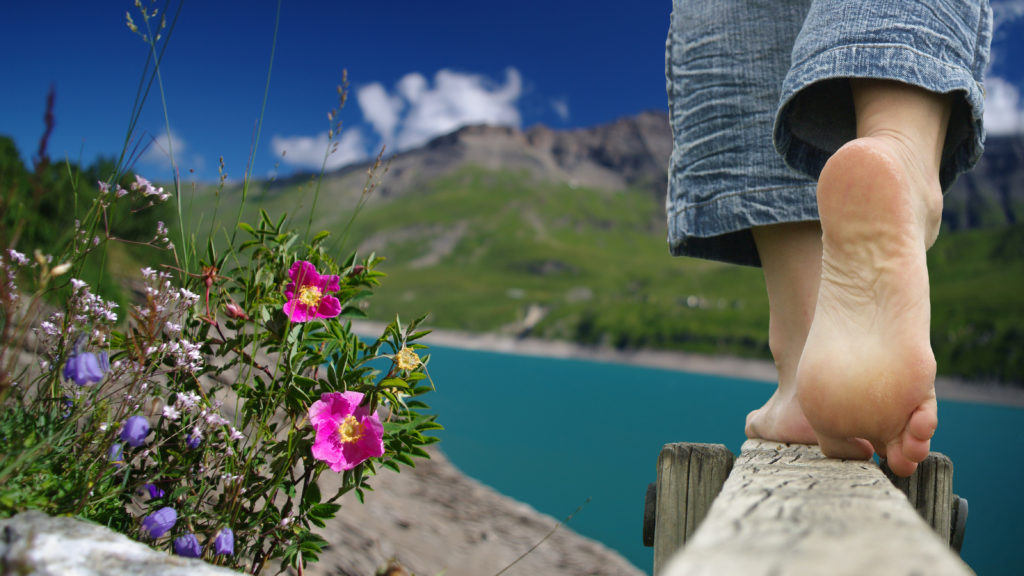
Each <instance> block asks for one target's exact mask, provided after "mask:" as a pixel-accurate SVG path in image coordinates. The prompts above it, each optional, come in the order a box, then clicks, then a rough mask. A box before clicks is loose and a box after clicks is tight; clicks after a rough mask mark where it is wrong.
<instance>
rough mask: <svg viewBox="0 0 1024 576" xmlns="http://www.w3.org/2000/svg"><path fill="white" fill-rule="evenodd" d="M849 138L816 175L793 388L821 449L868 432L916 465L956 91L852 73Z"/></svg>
mask: <svg viewBox="0 0 1024 576" xmlns="http://www.w3.org/2000/svg"><path fill="white" fill-rule="evenodd" d="M850 86H851V90H852V95H853V101H854V108H855V114H856V123H857V126H856V130H857V134H856V136H857V137H856V138H855V139H854V140H851V141H850V142H848V143H846V144H845V145H843V146H842V147H841V148H840V149H839V150H838V151H837V152H835V154H833V155H832V156H831V157H830V159H829V160H828V161H827V163H826V164H825V167H824V169H823V170H822V172H821V176H820V177H819V180H818V211H819V215H820V218H821V228H822V233H823V236H822V262H821V283H820V284H819V287H818V294H817V305H816V307H815V310H814V318H813V321H812V322H811V325H810V329H809V333H808V336H807V342H806V344H805V346H804V348H803V353H802V356H801V359H800V363H799V366H798V368H797V372H796V386H797V398H798V400H799V403H800V406H801V407H802V408H803V412H804V414H805V415H806V416H807V419H808V421H809V423H810V425H811V427H812V428H813V429H814V432H815V435H816V436H817V439H818V442H819V444H820V445H821V448H822V451H823V452H824V453H825V454H826V455H828V456H834V457H846V458H866V457H869V456H870V451H868V453H865V444H864V442H863V441H862V440H859V439H866V440H867V441H869V442H870V443H871V445H873V446H874V449H875V451H877V452H878V454H879V455H880V456H884V457H886V458H887V460H888V462H889V465H890V467H891V468H892V470H893V471H894V472H895V473H897V474H899V475H902V476H906V475H909V474H911V473H912V472H913V471H914V469H915V468H916V466H917V463H919V462H920V461H922V460H923V459H924V458H925V457H926V456H927V455H928V450H929V447H930V441H931V437H932V434H933V433H934V431H935V428H936V426H937V424H938V417H937V408H936V401H935V359H934V355H933V354H932V350H931V344H930V336H929V322H930V302H929V288H928V269H927V263H926V260H925V251H926V250H927V249H928V247H930V246H931V244H932V243H933V242H934V241H935V237H936V235H937V234H938V229H939V224H940V220H941V213H942V193H941V188H940V185H939V164H940V160H941V158H940V155H941V152H942V146H943V140H944V138H945V135H946V129H947V125H948V120H949V115H950V108H951V98H950V97H949V96H944V95H940V94H935V93H932V92H927V91H925V90H922V89H920V88H916V87H912V86H909V85H906V84H900V83H896V82H889V81H878V80H851V82H850Z"/></svg>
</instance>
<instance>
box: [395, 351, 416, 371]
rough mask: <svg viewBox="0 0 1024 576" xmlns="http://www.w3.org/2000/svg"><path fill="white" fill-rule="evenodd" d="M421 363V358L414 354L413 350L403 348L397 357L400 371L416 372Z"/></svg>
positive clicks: (396, 360)
mask: <svg viewBox="0 0 1024 576" xmlns="http://www.w3.org/2000/svg"><path fill="white" fill-rule="evenodd" d="M420 362H421V361H420V357H419V356H417V355H416V353H415V352H413V350H412V348H408V347H407V348H402V349H401V350H399V351H398V354H396V355H395V364H398V369H399V370H415V369H416V368H417V367H418V366H419V365H420Z"/></svg>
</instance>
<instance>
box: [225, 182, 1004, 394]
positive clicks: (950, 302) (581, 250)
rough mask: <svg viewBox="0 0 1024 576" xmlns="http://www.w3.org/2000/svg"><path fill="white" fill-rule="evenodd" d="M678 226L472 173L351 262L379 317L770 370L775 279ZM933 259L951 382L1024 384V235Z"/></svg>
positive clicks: (625, 202)
mask: <svg viewBox="0 0 1024 576" xmlns="http://www.w3.org/2000/svg"><path fill="white" fill-rule="evenodd" d="M385 180H386V177H385ZM302 188H303V189H302V190H301V191H296V190H294V189H293V191H292V192H291V193H285V192H283V191H281V192H278V191H275V192H273V193H266V194H265V193H259V192H255V193H253V196H251V197H250V200H251V201H252V205H251V206H250V207H251V208H252V209H253V210H255V209H256V208H257V207H268V206H273V207H275V208H283V207H285V206H291V207H292V208H293V212H292V213H291V217H292V221H293V222H294V225H295V226H300V227H304V226H305V225H306V222H307V220H308V218H309V210H310V207H311V205H312V202H311V197H312V194H313V191H312V190H313V188H312V186H311V185H306V186H303V187H302ZM328 197H329V198H332V200H328V199H327V198H328ZM337 198H338V196H336V195H335V194H329V195H326V196H324V195H322V196H321V198H320V200H319V204H318V206H320V207H322V208H318V209H317V211H316V217H315V218H314V232H315V231H316V230H318V229H322V228H326V229H328V230H331V231H332V233H333V234H334V237H335V241H336V242H337V240H338V239H340V237H341V231H342V230H343V229H344V227H345V224H346V223H347V222H348V220H349V218H350V216H351V206H352V205H353V201H354V200H353V198H354V196H352V195H351V194H349V195H348V200H347V201H342V200H339V199H337ZM223 200H224V198H222V201H223ZM234 210H235V209H234V208H230V209H225V207H224V206H222V207H221V208H220V213H221V214H230V215H231V218H232V219H233V217H234V214H235V212H234ZM205 213H207V214H209V213H210V212H209V211H206V212H205ZM664 226H665V225H664V222H663V215H662V210H661V208H660V206H658V205H657V204H656V203H655V202H652V200H651V197H650V195H649V194H648V193H643V192H638V191H607V190H594V189H586V188H581V187H573V186H570V185H566V184H556V183H551V182H541V181H536V180H532V179H531V177H530V176H529V175H528V174H526V173H511V172H496V171H487V170H483V169H480V168H472V167H467V168H462V169H460V170H458V171H456V172H454V173H451V174H449V175H448V176H446V177H443V178H441V179H438V180H436V181H434V182H432V183H429V184H427V185H425V186H422V187H421V188H420V189H418V190H414V191H411V192H408V193H405V194H402V195H400V196H399V197H397V198H394V199H390V200H388V199H376V200H375V201H373V202H370V203H368V204H367V206H366V208H365V209H364V211H363V212H362V213H360V215H359V217H358V218H357V219H356V221H355V223H354V225H353V228H352V230H351V231H350V234H349V236H348V238H349V241H348V246H346V247H344V250H345V251H348V250H351V249H354V248H356V247H358V248H359V251H360V253H361V254H366V253H368V252H369V251H376V252H378V253H379V254H381V255H383V256H385V257H386V258H387V261H386V262H385V263H384V264H383V265H382V267H381V268H380V269H381V270H383V271H384V272H386V273H387V274H388V275H389V278H388V280H387V281H386V282H384V284H383V286H382V287H381V288H380V290H379V291H378V293H377V295H376V297H375V300H374V305H373V307H372V308H371V309H368V310H367V311H366V312H367V314H368V315H369V317H370V318H373V319H377V320H389V319H391V318H393V315H394V314H395V313H396V312H397V313H399V314H401V315H402V316H404V317H411V316H414V315H416V314H418V313H422V312H423V311H425V310H426V311H430V312H431V320H430V323H431V324H432V325H433V326H435V327H438V328H451V329H459V330H469V331H499V332H504V333H507V334H511V335H527V334H528V335H530V336H536V337H543V338H557V339H569V340H574V341H578V342H582V343H588V344H604V345H610V346H615V347H619V348H639V347H652V348H664V349H678V350H687V351H694V352H704V353H721V354H734V355H741V356H753V357H764V358H767V357H769V351H768V344H767V329H768V314H767V297H766V295H765V292H764V284H763V279H762V276H761V272H760V270H757V269H752V268H744V267H737V266H730V265H724V264H719V263H714V262H707V261H701V260H695V259H689V258H672V257H670V256H669V255H668V252H667V248H666V245H665V229H664ZM339 248H340V247H339ZM929 259H930V266H931V272H932V298H933V310H934V311H933V315H934V321H933V334H932V339H933V345H934V348H935V351H936V355H937V356H938V360H939V366H940V371H941V372H942V373H945V374H952V375H962V376H966V377H968V378H972V379H998V380H1004V381H1016V382H1022V381H1024V354H1022V352H1021V348H1022V346H1021V344H1022V343H1024V330H1022V328H1021V327H1022V326H1024V299H1022V298H1021V296H1020V295H1021V287H1024V227H1022V226H1019V225H1018V226H1010V227H1002V228H998V229H989V230H976V231H966V232H956V233H951V232H946V233H944V234H943V235H942V237H941V238H940V239H939V242H938V243H937V244H936V246H935V247H934V248H933V250H932V251H931V253H930V256H929Z"/></svg>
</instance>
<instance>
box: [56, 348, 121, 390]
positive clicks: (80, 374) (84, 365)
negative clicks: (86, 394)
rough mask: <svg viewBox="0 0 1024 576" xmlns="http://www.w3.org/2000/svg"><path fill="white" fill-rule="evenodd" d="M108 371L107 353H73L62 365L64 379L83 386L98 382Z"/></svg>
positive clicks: (108, 360)
mask: <svg viewBox="0 0 1024 576" xmlns="http://www.w3.org/2000/svg"><path fill="white" fill-rule="evenodd" d="M107 370H110V359H109V358H108V357H107V352H106V351H103V352H100V353H99V354H96V353H94V352H73V353H72V354H71V355H70V356H68V361H67V362H66V363H65V364H64V379H65V380H74V382H75V384H78V385H79V386H85V385H86V384H90V383H92V382H99V381H100V380H102V379H103V375H104V374H106V373H107Z"/></svg>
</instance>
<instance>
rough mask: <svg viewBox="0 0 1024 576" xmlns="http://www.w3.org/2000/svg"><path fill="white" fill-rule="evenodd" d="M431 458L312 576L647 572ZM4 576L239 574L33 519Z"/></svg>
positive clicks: (5, 546)
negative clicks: (386, 570)
mask: <svg viewBox="0 0 1024 576" xmlns="http://www.w3.org/2000/svg"><path fill="white" fill-rule="evenodd" d="M430 453H431V459H430V460H421V461H418V464H417V466H416V468H414V469H406V470H404V471H403V472H402V473H401V474H394V473H392V472H391V471H387V472H385V473H383V474H381V475H380V476H378V477H376V478H374V479H373V481H372V485H373V487H374V490H373V491H372V492H368V493H367V494H366V500H365V503H363V504H360V503H359V502H358V501H357V500H356V499H355V495H354V494H348V495H346V496H345V497H344V498H342V500H341V502H342V505H343V507H342V509H341V511H340V512H339V514H338V516H337V517H335V518H334V519H332V520H330V521H329V522H328V523H327V527H326V528H324V529H323V530H321V531H320V533H321V535H322V536H323V537H324V538H325V539H327V540H328V542H330V544H329V546H328V547H327V548H326V550H325V551H324V552H323V554H321V557H320V562H319V563H317V564H313V565H311V566H308V567H306V569H305V570H304V571H303V574H306V575H322V576H328V575H330V576H338V575H344V576H372V575H374V574H375V573H377V570H378V569H380V568H381V567H382V566H384V565H386V564H387V563H388V561H389V560H392V559H394V560H397V561H398V562H399V563H400V564H401V565H403V566H404V567H405V568H406V569H408V571H409V573H412V574H421V575H432V574H445V575H446V576H487V575H491V574H497V573H498V572H500V571H501V570H502V569H504V568H506V567H508V566H509V565H511V564H513V563H515V565H514V566H512V568H511V569H509V570H508V571H507V572H505V573H506V574H509V575H516V574H519V575H526V574H529V575H536V574H542V575H545V576H549V575H551V576H554V575H567V576H577V575H578V576H598V575H604V576H641V575H642V574H643V572H641V571H640V570H639V569H637V568H635V567H634V566H632V565H631V564H630V563H629V562H627V561H626V560H625V559H624V558H622V556H620V555H619V554H618V553H616V552H614V551H612V550H609V549H608V548H606V547H605V546H603V545H601V544H600V543H598V542H595V541H593V540H590V539H587V538H584V537H582V536H579V535H578V534H575V533H574V532H572V530H570V529H569V528H567V527H565V526H558V524H559V523H558V521H557V520H556V519H554V518H552V517H550V516H546V515H544V514H541V513H539V512H537V511H536V510H534V509H533V508H531V507H530V506H527V505H526V504H522V503H520V502H517V501H515V500H512V499H510V498H507V497H505V496H502V495H501V494H499V493H497V492H496V491H494V490H492V489H490V488H488V487H486V486H484V485H482V484H480V483H479V482H476V481H475V480H472V479H471V478H468V477H466V476H465V475H463V474H462V473H461V472H459V471H458V470H457V469H456V468H455V467H454V466H452V464H451V463H450V462H449V461H448V459H447V458H445V456H444V455H443V454H442V453H441V452H440V451H438V450H437V449H431V450H430ZM339 479H340V476H337V475H334V476H332V475H331V474H330V473H329V472H328V473H327V474H325V475H324V476H323V477H321V486H322V489H323V490H324V492H325V493H331V492H333V490H335V489H336V488H337V482H338V480H339ZM556 526H558V528H557V529H555V528H556ZM553 530H554V531H553ZM552 531H553V533H552ZM549 533H550V534H551V535H550V537H547V536H548V534H549ZM534 546H536V548H534V549H533V550H532V551H531V548H533V547H534ZM524 554H525V556H524V557H523V558H522V559H521V560H519V561H518V562H516V559H517V558H519V557H520V556H523V555H524ZM0 574H4V575H7V574H23V575H36V576H67V575H76V576H119V575H133V576H134V575H137V574H146V575H147V576H150V575H151V576H227V575H229V574H237V572H233V571H231V570H228V569H225V568H220V567H216V566H213V565H211V564H207V563H205V562H202V561H200V560H194V559H190V558H182V557H180V556H174V555H171V554H168V553H166V552H160V551H157V550H153V549H152V548H150V547H149V546H146V545H145V544H143V543H140V542H137V541H134V540H131V539H130V538H128V537H127V536H124V535H123V534H118V533H116V532H113V531H111V530H109V529H108V528H106V527H104V526H100V525H98V524H93V523H91V522H87V521H84V520H78V519H75V518H58V517H50V516H47V515H46V514H43V513H41V512H37V511H29V512H23V513H21V514H18V515H16V516H14V517H12V518H7V519H4V520H0Z"/></svg>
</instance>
